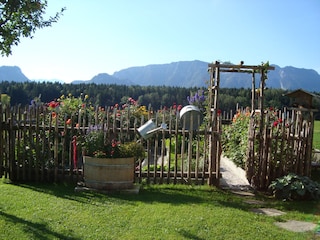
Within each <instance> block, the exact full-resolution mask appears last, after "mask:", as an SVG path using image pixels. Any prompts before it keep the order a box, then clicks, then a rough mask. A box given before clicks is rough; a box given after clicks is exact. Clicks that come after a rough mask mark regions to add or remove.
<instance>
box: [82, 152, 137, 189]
mask: <svg viewBox="0 0 320 240" xmlns="http://www.w3.org/2000/svg"><path fill="white" fill-rule="evenodd" d="M83 164H84V169H83V171H84V172H83V174H84V175H83V176H84V183H85V186H86V187H88V188H94V189H99V190H121V189H130V188H133V181H134V158H95V157H88V156H84V157H83Z"/></svg>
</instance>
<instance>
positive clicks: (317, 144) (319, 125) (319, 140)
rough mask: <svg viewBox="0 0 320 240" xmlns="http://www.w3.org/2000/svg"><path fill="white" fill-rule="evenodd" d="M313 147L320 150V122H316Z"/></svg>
mask: <svg viewBox="0 0 320 240" xmlns="http://www.w3.org/2000/svg"><path fill="white" fill-rule="evenodd" d="M313 147H314V148H315V149H320V121H315V122H314V133H313Z"/></svg>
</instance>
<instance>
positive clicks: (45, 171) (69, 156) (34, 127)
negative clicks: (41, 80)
mask: <svg viewBox="0 0 320 240" xmlns="http://www.w3.org/2000/svg"><path fill="white" fill-rule="evenodd" d="M58 114H59V113H57V115H55V116H53V115H52V114H51V112H50V111H49V110H48V109H47V108H46V107H44V106H38V107H32V108H30V107H28V106H27V107H24V108H23V107H20V106H17V107H12V108H6V109H2V108H1V105H0V146H1V148H0V176H2V175H4V176H5V177H6V178H9V179H11V180H12V181H18V182H29V181H36V182H58V181H66V180H71V181H81V180H82V177H83V176H82V170H83V164H82V151H81V142H80V139H81V136H83V134H85V133H86V131H87V130H88V128H89V127H90V126H92V125H99V126H104V129H105V130H106V131H107V132H108V133H110V134H112V135H113V136H117V138H118V139H119V140H121V141H122V142H125V141H140V142H141V144H143V146H144V147H145V150H146V152H147V157H146V158H145V159H139V160H138V161H137V163H136V168H135V181H136V182H142V181H146V182H148V183H188V184H190V183H195V184H205V183H213V182H214V183H218V181H217V179H218V178H219V176H218V175H217V174H216V172H217V170H216V165H215V164H214V163H212V162H211V161H210V151H209V150H208V149H209V148H210V140H209V139H212V136H213V134H212V133H211V132H210V131H209V130H208V129H209V128H208V129H205V128H204V129H199V130H193V131H189V130H187V129H185V127H184V126H185V125H184V123H183V122H181V121H180V118H179V112H178V111H177V110H176V109H166V110H165V109H164V110H160V111H155V112H154V111H152V110H151V109H149V116H148V118H144V117H143V116H142V117H137V116H133V115H132V114H131V113H130V111H125V112H121V111H120V110H117V109H111V108H106V110H105V111H104V113H103V117H102V118H101V117H99V118H98V117H97V116H98V115H101V113H98V109H97V110H96V114H95V115H94V116H88V115H86V114H83V115H81V114H78V115H75V116H59V115H58ZM62 117H63V119H64V120H63V121H58V120H57V119H61V118H62ZM70 117H71V119H72V122H70V121H69V123H67V122H68V121H67V119H68V118H70ZM150 118H152V119H153V121H154V122H155V124H156V125H157V126H159V125H160V124H161V123H166V124H167V129H161V130H160V131H158V132H156V133H155V135H154V136H153V137H152V138H149V139H147V140H145V139H143V138H142V137H141V136H140V135H139V134H138V132H137V129H138V128H139V127H140V126H142V125H143V124H144V123H145V122H146V121H147V120H148V119H150ZM191 120H192V119H191ZM192 121H199V119H193V120H192ZM212 179H214V180H212Z"/></svg>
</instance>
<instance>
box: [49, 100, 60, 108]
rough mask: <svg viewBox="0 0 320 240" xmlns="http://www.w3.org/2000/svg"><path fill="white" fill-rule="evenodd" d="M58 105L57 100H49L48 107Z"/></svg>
mask: <svg viewBox="0 0 320 240" xmlns="http://www.w3.org/2000/svg"><path fill="white" fill-rule="evenodd" d="M58 106H59V103H58V102H55V101H51V102H49V107H50V108H56V107H58Z"/></svg>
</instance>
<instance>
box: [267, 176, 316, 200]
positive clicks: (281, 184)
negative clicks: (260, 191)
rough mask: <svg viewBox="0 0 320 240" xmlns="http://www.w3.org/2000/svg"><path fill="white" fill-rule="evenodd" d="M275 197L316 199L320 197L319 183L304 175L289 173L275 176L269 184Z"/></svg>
mask: <svg viewBox="0 0 320 240" xmlns="http://www.w3.org/2000/svg"><path fill="white" fill-rule="evenodd" d="M269 189H270V191H271V192H272V194H273V195H274V196H275V198H277V199H283V200H318V199H320V184H319V183H317V182H315V181H312V180H311V179H310V178H308V177H306V176H298V175H296V174H293V173H289V174H288V175H286V176H283V177H281V178H277V179H276V180H275V181H273V182H272V183H271V184H270V186H269Z"/></svg>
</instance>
